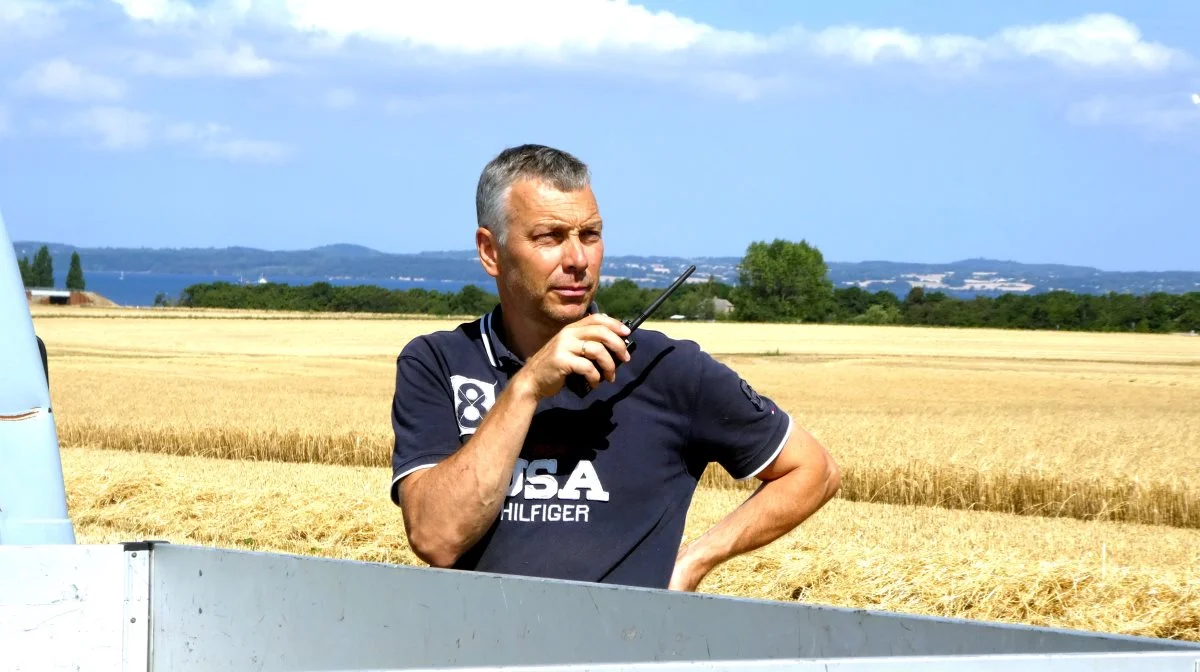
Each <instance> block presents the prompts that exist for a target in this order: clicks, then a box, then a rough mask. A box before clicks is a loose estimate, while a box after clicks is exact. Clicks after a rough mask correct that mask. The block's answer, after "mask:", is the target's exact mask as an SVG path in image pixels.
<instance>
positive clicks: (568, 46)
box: [114, 0, 1186, 71]
mask: <svg viewBox="0 0 1200 672" xmlns="http://www.w3.org/2000/svg"><path fill="white" fill-rule="evenodd" d="M114 1H115V2H118V3H120V4H121V5H122V6H123V7H125V11H126V13H127V15H128V16H129V17H130V18H132V19H135V20H140V21H144V22H150V23H157V24H174V25H183V24H186V25H209V26H214V25H219V26H223V27H234V26H238V25H244V24H247V23H250V22H252V21H253V22H258V23H262V24H264V25H268V26H271V27H274V28H277V29H279V28H282V29H290V30H292V31H295V32H298V33H300V34H304V35H308V36H313V37H317V38H320V39H323V40H331V41H333V42H334V43H343V42H346V41H349V40H356V39H361V40H368V41H373V42H378V43H383V44H389V45H394V46H397V47H406V48H416V49H426V50H431V51H434V52H438V53H444V54H454V55H464V56H479V55H519V56H528V57H535V58H540V59H544V60H550V61H558V60H562V59H564V58H568V57H570V56H573V55H595V54H599V53H634V54H637V53H641V54H646V53H653V54H668V53H692V52H701V53H708V54H713V53H715V54H725V55H730V54H762V53H767V52H786V51H794V50H797V49H800V50H802V51H807V52H809V53H812V54H815V55H818V56H823V57H829V58H836V59H844V60H849V61H851V62H854V63H860V64H874V63H880V62H886V61H902V62H911V63H917V64H926V65H941V66H945V65H951V66H958V67H967V68H974V67H976V66H978V65H980V64H982V63H984V62H987V61H1007V60H1012V59H1035V60H1044V61H1048V62H1050V63H1053V64H1055V65H1058V66H1060V67H1065V68H1072V69H1077V68H1092V69H1128V70H1145V71H1158V70H1162V69H1164V68H1167V67H1169V66H1171V65H1173V64H1175V63H1177V62H1180V61H1182V60H1185V59H1186V55H1185V54H1184V53H1182V52H1180V51H1177V50H1174V49H1171V48H1169V47H1166V46H1164V45H1161V44H1158V43H1155V42H1149V41H1146V40H1145V39H1144V38H1143V37H1142V35H1141V31H1140V30H1139V28H1138V27H1137V26H1136V25H1135V24H1133V23H1131V22H1130V21H1128V20H1126V19H1124V18H1122V17H1119V16H1116V15H1113V14H1089V15H1085V16H1082V17H1080V18H1078V19H1075V20H1072V21H1067V22H1062V23H1046V24H1035V25H1020V26H1013V27H1010V28H1007V29H1004V30H1001V31H999V32H998V33H996V34H994V35H992V36H986V37H980V36H972V35H962V34H933V35H922V34H918V33H913V32H909V31H906V30H904V29H902V28H897V27H882V28H878V27H875V28H872V27H862V26H855V25H845V26H833V27H829V28H825V29H823V30H817V31H811V30H807V29H805V28H803V27H795V28H791V29H787V30H784V31H781V32H779V33H776V34H773V35H765V34H754V33H744V32H736V31H728V30H722V29H719V28H716V27H714V26H711V25H708V24H705V23H702V22H699V21H694V20H692V19H689V18H687V17H684V16H680V15H677V14H673V13H671V12H666V11H659V12H654V11H651V10H649V9H646V8H645V7H642V6H640V5H637V4H633V3H631V2H629V1H628V0H509V1H507V2H500V1H498V0H441V1H440V2H436V3H417V2H376V1H374V0H341V1H340V2H338V3H334V2H330V1H329V0H215V2H213V3H212V4H211V5H209V6H207V7H206V8H205V9H204V10H197V9H195V8H193V7H192V6H191V5H188V4H187V3H185V2H182V0H114Z"/></svg>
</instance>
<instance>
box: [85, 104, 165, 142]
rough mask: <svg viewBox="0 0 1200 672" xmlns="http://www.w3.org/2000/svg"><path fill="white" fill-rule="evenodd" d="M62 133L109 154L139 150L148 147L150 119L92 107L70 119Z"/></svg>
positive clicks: (119, 109)
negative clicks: (117, 151) (88, 142)
mask: <svg viewBox="0 0 1200 672" xmlns="http://www.w3.org/2000/svg"><path fill="white" fill-rule="evenodd" d="M62 130H63V132H65V133H67V134H69V135H79V136H84V137H87V138H89V139H91V140H93V141H95V142H96V143H97V144H98V145H99V146H100V147H102V148H104V149H110V150H129V149H142V148H144V147H146V146H147V145H148V144H150V139H151V136H152V134H153V130H154V129H153V119H152V118H151V117H150V115H148V114H145V113H142V112H137V111H135V110H130V109H128V108H124V107H116V106H100V107H92V108H89V109H87V110H83V111H81V112H76V113H74V114H72V115H71V116H69V117H68V118H67V120H66V122H64V123H63V126H62Z"/></svg>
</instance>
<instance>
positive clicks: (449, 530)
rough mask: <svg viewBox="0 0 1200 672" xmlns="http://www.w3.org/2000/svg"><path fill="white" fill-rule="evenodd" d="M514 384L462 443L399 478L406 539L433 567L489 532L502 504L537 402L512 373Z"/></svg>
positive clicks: (453, 558)
mask: <svg viewBox="0 0 1200 672" xmlns="http://www.w3.org/2000/svg"><path fill="white" fill-rule="evenodd" d="M512 383H516V384H510V385H509V386H508V387H507V388H505V390H504V391H503V392H501V393H500V396H499V397H498V398H497V399H496V403H495V404H493V406H492V409H491V410H490V411H488V413H487V415H485V416H484V418H483V422H482V423H480V425H479V427H478V428H477V429H476V430H475V433H474V434H473V435H472V436H471V438H470V439H469V440H468V441H467V442H466V443H465V444H464V445H463V446H462V448H460V449H459V450H458V451H456V452H455V453H454V454H453V455H451V456H449V457H447V458H446V459H444V460H442V461H441V462H439V463H438V464H437V465H436V466H434V467H431V468H429V469H423V470H421V471H417V472H413V473H412V474H409V475H408V476H407V477H405V478H404V480H402V481H401V482H400V506H401V510H402V511H403V513H404V527H405V529H406V530H407V531H408V543H409V545H410V546H411V547H412V549H413V553H415V554H416V555H417V557H419V558H420V559H421V560H423V561H425V562H427V563H429V564H430V565H432V566H434V567H449V566H451V565H453V564H454V562H455V561H456V560H458V558H459V556H461V555H462V554H463V553H464V552H466V550H467V549H469V548H470V547H471V546H473V545H474V544H475V542H476V541H478V540H479V539H480V537H482V536H483V535H484V533H485V532H487V529H488V527H490V526H491V524H492V521H493V520H494V519H495V517H496V515H497V514H498V513H499V511H500V506H501V505H502V504H503V503H504V498H505V495H506V494H507V492H508V485H509V482H510V479H511V477H512V470H513V464H514V463H515V462H516V460H517V456H518V455H520V453H521V446H522V445H524V443H525V434H526V432H527V431H528V430H529V422H530V420H532V418H533V412H534V410H535V409H536V408H537V403H538V399H537V396H536V393H535V392H534V390H533V389H532V388H531V387H530V386H529V385H527V384H521V383H519V382H518V381H517V379H516V378H515V377H514V379H513V381H512Z"/></svg>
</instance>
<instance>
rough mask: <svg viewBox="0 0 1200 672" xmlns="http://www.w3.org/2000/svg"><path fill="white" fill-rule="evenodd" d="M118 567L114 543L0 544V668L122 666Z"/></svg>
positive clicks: (121, 567) (102, 670) (121, 559)
mask: <svg viewBox="0 0 1200 672" xmlns="http://www.w3.org/2000/svg"><path fill="white" fill-rule="evenodd" d="M125 572H126V568H125V554H124V551H123V549H122V548H121V547H120V546H82V545H81V546H75V545H38V546H0V669H4V670H30V671H33V670H37V671H38V672H41V671H43V670H96V671H97V672H108V671H110V670H111V671H112V672H120V671H121V670H122V669H125V668H124V667H123V661H122V657H123V646H122V632H123V627H124V621H125V598H126V583H125V581H124V579H123V577H124V576H125ZM146 585H148V584H146ZM143 641H144V638H143ZM132 669H138V668H136V667H135V668H132ZM140 669H142V670H145V669H146V668H145V665H144V664H143V666H142V667H141V668H140Z"/></svg>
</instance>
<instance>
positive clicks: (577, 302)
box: [489, 180, 604, 325]
mask: <svg viewBox="0 0 1200 672" xmlns="http://www.w3.org/2000/svg"><path fill="white" fill-rule="evenodd" d="M601 226H602V221H601V219H600V211H599V207H598V206H597V204H596V198H595V196H594V195H593V194H592V190H591V189H590V188H585V189H581V190H579V191H573V192H564V191H558V190H557V189H555V188H554V187H553V186H552V185H549V184H546V183H543V182H540V181H529V180H525V181H520V182H517V183H515V184H514V185H513V187H512V189H511V191H510V196H509V223H508V234H507V239H506V240H505V244H504V246H503V248H502V249H498V250H497V254H496V257H495V259H496V262H497V263H496V268H494V269H489V272H492V274H493V275H495V276H496V277H497V278H498V279H499V280H500V285H501V287H502V288H503V290H502V291H503V292H504V295H503V298H504V299H505V301H506V303H507V302H513V303H515V305H514V308H515V309H516V312H517V313H518V314H519V315H520V316H522V317H525V318H530V319H534V320H538V321H541V322H547V321H549V322H553V323H556V324H559V325H564V324H569V323H571V322H574V321H576V320H578V319H581V318H582V317H584V316H585V315H586V314H587V308H588V305H589V304H590V303H591V302H592V299H593V298H594V297H595V295H596V289H597V286H598V285H599V281H600V264H601V263H602V262H603V260H604V242H603V240H602V238H601V235H600V229H601Z"/></svg>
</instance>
